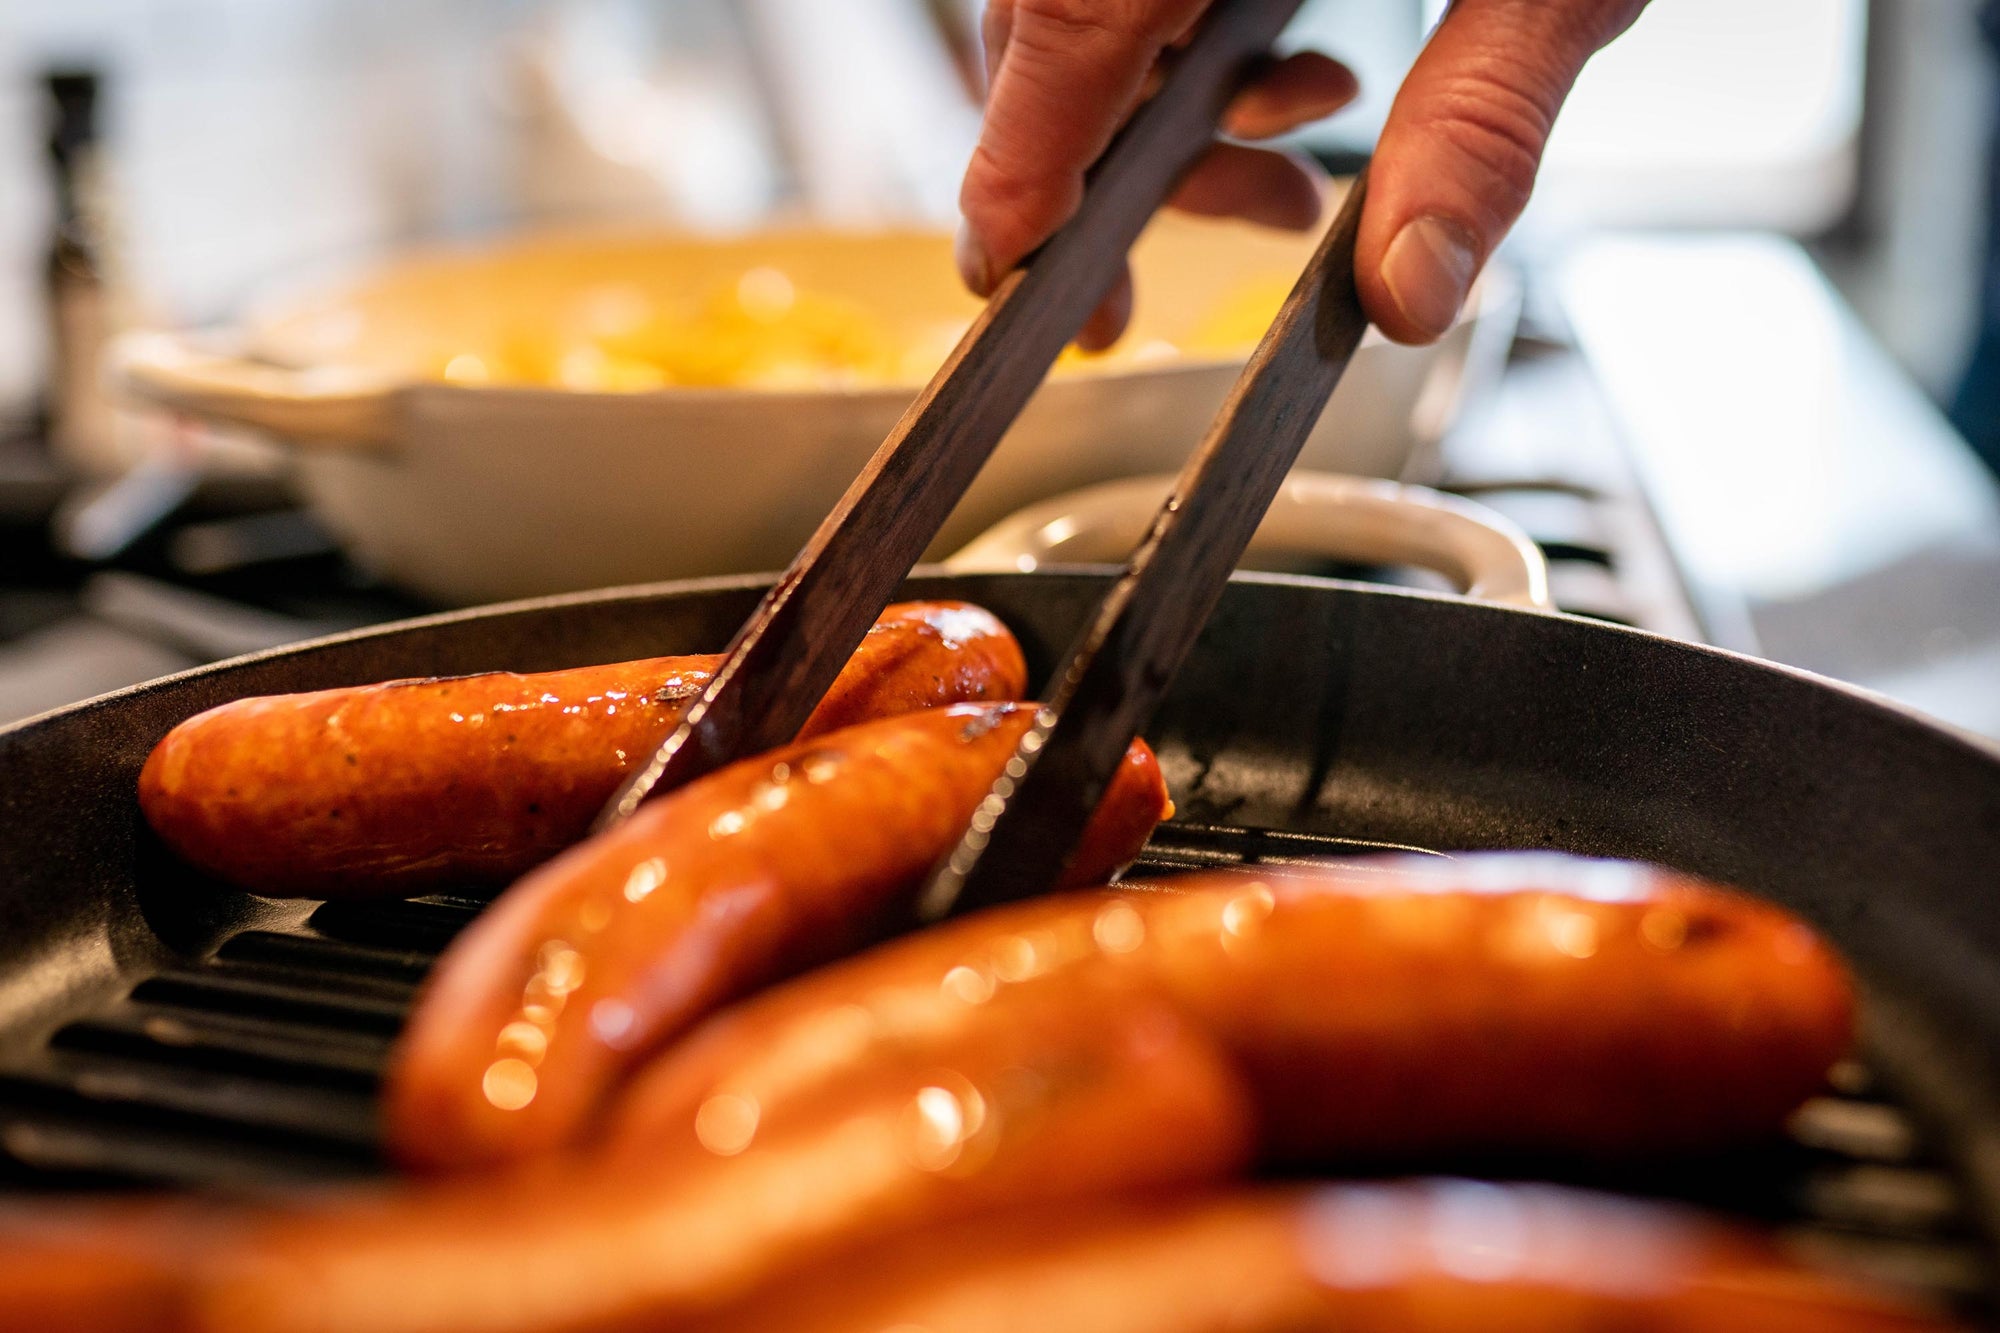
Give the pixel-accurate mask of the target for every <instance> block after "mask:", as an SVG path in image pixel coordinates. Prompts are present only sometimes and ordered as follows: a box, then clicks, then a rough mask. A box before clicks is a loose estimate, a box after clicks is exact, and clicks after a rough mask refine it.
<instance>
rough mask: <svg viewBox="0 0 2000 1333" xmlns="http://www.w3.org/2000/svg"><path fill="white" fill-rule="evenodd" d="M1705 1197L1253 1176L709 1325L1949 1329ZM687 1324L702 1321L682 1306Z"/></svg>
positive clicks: (995, 1329)
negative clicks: (1787, 1250)
mask: <svg viewBox="0 0 2000 1333" xmlns="http://www.w3.org/2000/svg"><path fill="white" fill-rule="evenodd" d="M1951 1326H1952V1325H1950V1324H1949V1323H1948V1322H1947V1321H1946V1320H1944V1319H1942V1318H1939V1317H1936V1316H1933V1315H1931V1314H1928V1313H1926V1312H1924V1311H1922V1310H1920V1309H1919V1308H1917V1307H1915V1306H1914V1305H1909V1304H1904V1303H1902V1302H1899V1301H1897V1300H1894V1299H1892V1298H1889V1297H1887V1296H1884V1295H1882V1294H1880V1293H1877V1292H1874V1291H1871V1290H1868V1289H1865V1288H1863V1287H1860V1286H1859V1285H1857V1284H1855V1283H1853V1282H1850V1281H1846V1280H1843V1279H1842V1278H1839V1277H1836V1276H1834V1275H1832V1274H1829V1273H1824V1272H1820V1271H1817V1270H1815V1269H1812V1268H1808V1267H1805V1266H1804V1265H1802V1264H1799V1263H1797V1262H1794V1261H1792V1260H1789V1259H1787V1258H1786V1257H1784V1256H1783V1255H1782V1254H1780V1253H1778V1252H1777V1251H1776V1250H1775V1249H1774V1248H1773V1247H1772V1246H1771V1245H1769V1244H1768V1243H1767V1242H1764V1241H1762V1240H1761V1239H1759V1238H1757V1237H1755V1236H1752V1235H1748V1234H1746V1233H1744V1232H1741V1231H1739V1230H1737V1229H1735V1228H1733V1227H1729V1226H1725V1225H1723V1224H1721V1223H1718V1222H1715V1221H1712V1220H1709V1219H1706V1218H1702V1217H1700V1216H1698V1215H1695V1214H1693V1213H1690V1212H1687V1211H1684V1210H1681V1209H1677V1208H1670V1207H1664V1206H1660V1205H1651V1204H1643V1203H1638V1202H1635V1201H1633V1200H1629V1199H1618V1198H1613V1197H1609V1196H1605V1195H1594V1194H1590V1193H1586V1192H1583V1191H1578V1190H1567V1189H1558V1188H1556V1187H1553V1186H1548V1185H1495V1184H1486V1183H1482V1182H1476V1181H1466V1180H1431V1181H1411V1182H1402V1183H1395V1184H1379V1185H1377V1184H1368V1185H1331V1186H1324V1187H1320V1188H1315V1189H1291V1190H1263V1191H1244V1192H1241V1193H1237V1194H1231V1195H1223V1196H1217V1197H1210V1198H1205V1199H1170V1200H1153V1199H1149V1200H1145V1201H1143V1202H1121V1203H1116V1204H1109V1205H1098V1206H1095V1207H1090V1208H1085V1209H1077V1208H1075V1207H1069V1208H1065V1209H1063V1210H1060V1211H1052V1210H1049V1209H1046V1208H1044V1209H1033V1210H1024V1211H1022V1212H1018V1213H1013V1214H1004V1215H1001V1216H998V1217H994V1218H985V1219H980V1220H978V1221H974V1222H968V1223H963V1224H960V1225H957V1226H953V1227H950V1228H944V1229H940V1230H937V1231H927V1232H924V1233H920V1234H917V1235H913V1236H911V1237H909V1238H907V1239H905V1240H902V1241H899V1242H896V1243H894V1244H892V1245H889V1246H885V1247H882V1248H880V1249H876V1250H871V1251H869V1252H868V1253H867V1254H865V1255H864V1256H862V1257H861V1258H860V1259H859V1260H852V1259H850V1260H848V1261H846V1262H842V1263H839V1264H832V1265H828V1266H826V1267H825V1268H824V1269H822V1270H819V1271H816V1272H810V1273H806V1274H799V1275H793V1276H788V1277H787V1279H786V1280H785V1281H784V1282H782V1283H775V1284H773V1285H772V1287H771V1289H770V1291H769V1293H768V1294H766V1295H764V1296H762V1297H761V1298H759V1299H755V1300H752V1301H750V1302H749V1303H748V1304H747V1305H744V1306H742V1307H740V1308H735V1309H731V1310H730V1311H729V1312H728V1313H727V1314H726V1315H722V1316H718V1317H716V1318H714V1319H713V1321H712V1322H711V1321H702V1322H701V1323H700V1324H699V1325H697V1326H695V1327H698V1328H699V1330H700V1331H701V1333H723V1330H730V1331H731V1333H746V1331H747V1330H753V1329H754V1330H779V1329H783V1330H785V1331H786V1333H882V1330H885V1329H922V1330H924V1333H1214V1331H1215V1330H1218V1329H1227V1330H1228V1331H1229V1333H1607V1331H1608V1330H1617V1331H1618V1333H1776V1331H1777V1330H1781V1329H1782V1330H1799V1331H1800V1333H1807V1331H1810V1333H1922V1331H1924V1330H1930V1331H1932V1333H1937V1331H1940V1330H1943V1329H1946V1328H1948V1327H1951ZM682 1327H687V1326H682Z"/></svg>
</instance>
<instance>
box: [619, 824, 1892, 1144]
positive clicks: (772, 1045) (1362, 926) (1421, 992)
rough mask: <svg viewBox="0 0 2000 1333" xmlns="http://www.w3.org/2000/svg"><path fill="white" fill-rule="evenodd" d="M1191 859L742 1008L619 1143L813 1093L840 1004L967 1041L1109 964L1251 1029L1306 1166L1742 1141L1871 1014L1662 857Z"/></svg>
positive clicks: (1271, 1135) (1285, 1139)
mask: <svg viewBox="0 0 2000 1333" xmlns="http://www.w3.org/2000/svg"><path fill="white" fill-rule="evenodd" d="M1170 883H1172V884H1174V885H1175V886H1176V887H1177V891H1175V892H1161V893H1148V892H1144V891H1139V890H1132V891H1117V892H1099V893H1086V894H1081V895H1068V896H1063V897H1058V898H1050V899H1042V900H1037V901H1033V902H1029V903H1023V904H1017V905H1015V906H1012V907H1009V908H1004V909H1001V910H999V911H995V912H988V913H984V914H981V915H979V916H974V917H968V918H965V919H963V920H960V921H956V922H953V923H950V924H948V925H947V926H945V927H943V928H941V929H937V930H931V931H926V932H924V933H922V934H920V935H916V936H912V937H910V938H909V939H906V940H901V941H898V942H896V943H895V944H893V945H889V946H886V947H884V948H881V949H878V950H875V951H874V952H872V953H870V954H867V955H864V956H862V957H860V958H857V959H854V960H852V961H850V962H848V963H846V964H843V965H841V966H837V967H832V968H827V969H825V970H822V971H820V972H817V973H814V974H811V975H808V976H806V977H802V978H800V979H799V980H798V981H796V982H794V983H792V984H790V985H787V986H785V987H782V988H779V989H777V990H774V991H771V992H769V993H768V994H766V995H763V996H760V997H757V998H754V999H752V1000H750V1001H747V1002H746V1003H744V1004H742V1005H739V1006H736V1007H735V1008H733V1009H731V1010H729V1011H726V1012H724V1013H723V1014H720V1015H718V1016H717V1017H716V1018H714V1019H713V1020H711V1021H710V1022H709V1023H707V1024H705V1025H704V1026H703V1027H702V1028H701V1029H700V1030H699V1031H697V1032H696V1033H694V1034H692V1035H691V1036H690V1037H689V1038H688V1039H687V1040H686V1041H685V1042H684V1043H683V1044H682V1045H681V1046H680V1047H679V1048H677V1049H676V1050H674V1051H672V1052H671V1053H670V1054H669V1055H668V1056H667V1057H666V1058H664V1059H662V1060H659V1061H657V1062H655V1063H654V1065H653V1066H652V1067H650V1068H649V1069H647V1070H646V1071H645V1072H644V1073H643V1074H642V1075H641V1076H640V1077H639V1078H638V1079H637V1080H635V1081H634V1083H633V1085H632V1087H631V1089H630V1090H629V1092H628V1093H627V1094H625V1095H624V1096H623V1097H621V1099H620V1104H619V1107H618V1109H617V1112H616V1114H615V1115H614V1117H613V1119H612V1121H611V1123H610V1126H609V1129H608V1134H609V1139H608V1145H607V1146H608V1150H609V1151H611V1152H613V1153H618V1152H626V1153H633V1154H638V1155H644V1154H647V1153H650V1152H653V1151H655V1150H656V1147H657V1145H658V1143H659V1142H660V1141H661V1140H662V1139H663V1138H665V1139H671V1138H675V1137H679V1138H685V1137H686V1136H687V1135H689V1134H690V1133H691V1132H692V1130H691V1126H692V1125H693V1124H694V1122H695V1119H696V1117H697V1115H698V1111H699V1108H700V1107H701V1106H702V1105H703V1104H705V1103H706V1102H707V1101H708V1100H710V1099H712V1098H714V1097H717V1096H722V1095H731V1096H743V1097H748V1098H750V1099H751V1100H753V1101H758V1102H760V1103H761V1102H762V1101H763V1100H764V1099H765V1098H766V1097H767V1096H770V1095H776V1092H774V1091H773V1090H776V1091H781V1092H782V1095H783V1096H785V1097H787V1098H791V1097H803V1096H806V1095H808V1094H809V1080H810V1078H811V1077H812V1076H813V1075H814V1073H815V1071H817V1070H818V1069H819V1068H820V1063H819V1062H820V1061H821V1060H822V1059H823V1056H822V1054H821V1053H820V1046H821V1043H820V1042H819V1040H818V1039H817V1038H815V1037H814V1035H813V1034H814V1033H816V1032H817V1031H818V1030H819V1029H820V1027H821V1026H822V1025H823V1024H824V1022H825V1015H826V1014H828V1013H832V1012H850V1011H854V1010H855V1009H856V1008H857V1007H859V1008H861V1009H864V1010H866V1011H867V1012H871V1013H881V1014H889V1015H892V1016H893V1019H894V1021H893V1022H890V1021H889V1020H888V1019H884V1020H883V1021H882V1022H881V1023H879V1024H878V1025H877V1027H875V1028H874V1029H872V1030H871V1031H870V1034H869V1036H868V1040H867V1041H866V1042H859V1043H856V1044H855V1045H854V1046H852V1047H851V1048H850V1049H848V1050H846V1051H845V1052H844V1053H843V1056H842V1059H843V1061H844V1065H853V1064H863V1063H865V1062H866V1061H867V1060H868V1059H870V1058H871V1057H872V1055H873V1054H874V1053H875V1052H876V1051H877V1050H887V1049H898V1050H900V1049H902V1048H903V1045H904V1044H906V1043H907V1042H908V1041H910V1040H913V1039H914V1038H912V1037H911V1036H910V1035H909V1034H911V1033H918V1034H920V1035H921V1039H922V1040H923V1041H924V1042H926V1043H928V1044H930V1045H931V1046H933V1047H934V1048H935V1049H936V1050H937V1051H938V1052H939V1056H938V1058H939V1059H947V1058H951V1057H950V1054H949V1053H953V1052H962V1051H967V1050H973V1049H977V1048H978V1046H979V1044H980V1043H981V1042H983V1041H986V1040H989V1039H990V1034H991V1033H992V1032H993V1031H995V1030H996V1028H998V1027H1002V1026H1005V1025H1007V1024H1010V1023H1012V1022H1014V1021H1015V1020H1014V1019H1013V1018H1012V1017H1010V1008H1011V1006H1012V1005H1013V1004H1015V1003H1016V1002H1017V997H1020V996H1023V995H1028V994H1044V993H1046V994H1054V995H1061V994H1064V993H1067V992H1070V991H1071V990H1073V989H1074V988H1077V987H1080V986H1082V985H1083V984H1084V983H1085V981H1086V980H1088V979H1092V978H1100V977H1103V976H1107V975H1108V976H1114V977H1120V978H1123V979H1125V982H1126V984H1129V985H1130V986H1131V987H1133V988H1134V990H1135V992H1136V993H1137V994H1139V995H1142V996H1144V997H1145V998H1146V999H1147V1000H1148V1002H1158V1003H1167V1004H1171V1005H1173V1006H1174V1007H1176V1008H1177V1009H1178V1010H1179V1011H1181V1012H1182V1013H1184V1014H1186V1015H1187V1016H1188V1017H1189V1018H1190V1020H1191V1021H1192V1022H1193V1023H1194V1024H1195V1025H1196V1026H1197V1027H1198V1028H1199V1029H1201V1030H1202V1031H1204V1032H1206V1033H1208V1034H1209V1036H1210V1037H1211V1039H1212V1040H1214V1041H1215V1042H1216V1043H1217V1044H1218V1046H1219V1047H1220V1048H1221V1049H1222V1050H1223V1051H1225V1052H1226V1053H1227V1055H1228V1056H1229V1058H1230V1060H1231V1062H1232V1064H1233V1065H1234V1066H1235V1067H1236V1068H1237V1069H1238V1070H1239V1071H1240V1073H1241V1074H1242V1076H1243V1078H1244V1079H1245V1081H1246V1085H1247V1086H1248V1088H1249V1089H1250V1095H1251V1097H1252V1099H1253V1101H1254V1103H1255V1104H1256V1106H1257V1107H1258V1111H1259V1130H1258V1138H1259V1143H1260V1151H1261V1155H1262V1156H1263V1157H1264V1158H1265V1159H1266V1160H1268V1161H1273V1162H1279V1163H1285V1164H1295V1163H1304V1164H1314V1165H1321V1164H1327V1163H1338V1164H1342V1165H1346V1164H1355V1163H1367V1164H1369V1165H1370V1166H1380V1165H1382V1164H1384V1163H1389V1164H1394V1163H1397V1162H1402V1161H1407V1160H1415V1159H1423V1160H1426V1161H1428V1160H1433V1159H1435V1158H1437V1157H1439V1156H1454V1155H1462V1154H1468V1153H1486V1152H1504V1153H1536V1152H1548V1153H1558V1154H1572V1155H1575V1154H1583V1155H1586V1156H1594V1157H1602V1158H1616V1157H1626V1156H1631V1155H1634V1154H1645V1155H1652V1154H1660V1153H1666V1152H1694V1151H1701V1150H1705V1149H1713V1148H1718V1147H1722V1146H1726V1145H1731V1144H1739V1143H1742V1142H1744V1141H1746V1140H1754V1139H1755V1138H1757V1137H1758V1136H1760V1135H1768V1134H1771V1133H1774V1132H1775V1131H1776V1130H1777V1129H1778V1128H1779V1127H1780V1125H1781V1124H1782V1121H1783V1118H1784V1117H1785V1115H1786V1114H1787V1113H1789V1112H1790V1111H1791V1110H1792V1109H1793V1108H1795V1107H1796V1106H1797V1105H1798V1104H1799V1103H1800V1102H1801V1101H1803V1100H1804V1099H1805V1098H1807V1097H1808V1096H1810V1095H1811V1094H1813V1093H1814V1092H1815V1091H1817V1090H1818V1089H1819V1088H1821V1087H1822V1086H1823V1085H1824V1081H1825V1074H1826V1071H1827V1069H1828V1068H1829V1067H1830V1066H1831V1065H1832V1064H1833V1063H1834V1061H1835V1060H1836V1059H1838V1058H1839V1057H1840V1056H1841V1055H1842V1054H1843V1052H1844V1051H1845V1050H1846V1049H1847V1047H1848V1045H1849V1043H1850V1040H1851V1035H1852V1030H1853V1021H1854V1019H1853V994H1852V988H1851V986H1850V984H1849V982H1848V980H1847V977H1846V974H1845V971H1844V969H1843V968H1842V967H1841V965H1840V964H1839V962H1838V961H1837V960H1836V959H1835V958H1834V957H1833V956H1832V954H1831V953H1829V952H1828V950H1827V949H1826V948H1825V947H1824V946H1823V945H1822V944H1820V943H1819V941H1818V940H1817V939H1816V938H1815V937H1814V936H1813V934H1812V933H1811V932H1810V931H1809V930H1808V929H1807V927H1805V926H1804V925H1803V924H1801V923H1799V922H1798V921H1797V920H1795V919H1794V918H1792V917H1791V916H1789V915H1787V914H1785V913H1784V912H1782V911H1780V910H1778V909H1777V908H1775V907H1771V906H1768V905H1766V904H1763V903H1760V902H1756V901H1754V900H1751V899H1748V898H1743V897H1739V896H1737V895H1734V894H1730V893H1727V892H1725V891H1722V890H1719V889H1717V888H1714V887H1711V886H1707V885H1703V884H1700V883H1696V882H1694V881H1690V880H1687V879H1683V878H1680V877H1678V876H1674V875H1670V874H1666V873H1664V872H1658V871H1653V870H1649V869H1645V868H1642V867H1637V866H1621V865H1614V864H1609V863H1600V862H1587V861H1569V860H1564V859H1560V858H1538V857H1526V858H1522V857H1506V856H1502V857H1498V858H1467V859H1466V860H1464V861H1461V862H1458V863H1454V864H1450V865H1446V866H1444V867H1443V868H1441V869H1427V868H1425V867H1424V866H1423V865H1421V864H1409V865H1392V866H1391V867H1389V868H1387V870H1386V872H1377V873H1375V874H1365V873H1356V874H1351V875H1339V874H1327V873H1320V874H1315V875H1311V876H1299V877H1289V876H1287V877H1280V876H1258V877H1245V876H1243V875H1240V874H1236V875H1231V874H1223V875H1212V876H1190V877H1185V878H1183V879H1180V880H1176V881H1170ZM975 1001H976V1002H975ZM1088 1021H1092V1016H1091V1015H1086V1014H1083V1013H1079V1015H1078V1018H1077V1019H1076V1022H1077V1023H1078V1024H1083V1023H1086V1022H1088ZM1107 1150H1109V1149H1107Z"/></svg>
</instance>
